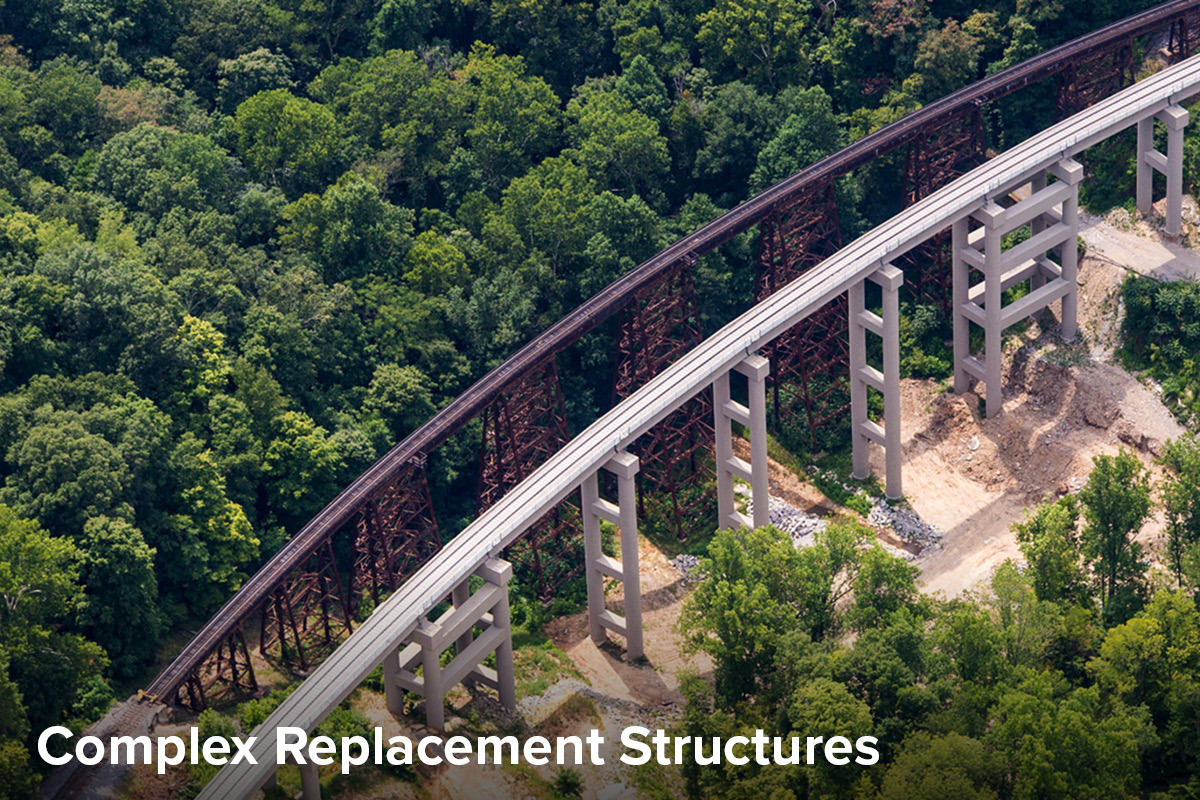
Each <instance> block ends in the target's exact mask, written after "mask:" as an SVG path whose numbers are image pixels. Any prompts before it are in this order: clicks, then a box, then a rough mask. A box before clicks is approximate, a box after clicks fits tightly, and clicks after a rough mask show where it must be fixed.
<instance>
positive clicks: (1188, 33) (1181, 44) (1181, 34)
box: [1167, 11, 1200, 61]
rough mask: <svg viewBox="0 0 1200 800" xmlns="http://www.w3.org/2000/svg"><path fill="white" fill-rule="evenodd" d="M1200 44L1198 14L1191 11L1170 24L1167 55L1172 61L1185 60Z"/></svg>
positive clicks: (1199, 13) (1199, 15)
mask: <svg viewBox="0 0 1200 800" xmlns="http://www.w3.org/2000/svg"><path fill="white" fill-rule="evenodd" d="M1197 44H1200V12H1196V11H1192V12H1188V13H1186V14H1184V15H1183V16H1181V17H1179V18H1178V19H1177V20H1175V21H1174V22H1172V23H1171V32H1170V34H1168V37H1167V53H1168V55H1170V57H1171V59H1172V60H1173V61H1179V60H1180V59H1184V58H1187V57H1188V56H1190V55H1191V54H1192V52H1193V51H1194V50H1195V49H1196V45H1197Z"/></svg>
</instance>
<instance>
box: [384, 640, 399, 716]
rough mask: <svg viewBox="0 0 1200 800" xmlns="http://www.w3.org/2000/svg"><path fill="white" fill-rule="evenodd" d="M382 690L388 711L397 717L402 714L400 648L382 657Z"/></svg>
mask: <svg viewBox="0 0 1200 800" xmlns="http://www.w3.org/2000/svg"><path fill="white" fill-rule="evenodd" d="M383 692H384V699H385V700H386V702H387V708H388V711H389V712H391V714H392V716H393V717H396V718H397V719H398V718H400V717H402V716H404V689H402V688H401V687H400V648H396V649H395V650H393V651H392V652H390V653H388V654H387V656H385V657H384V659H383Z"/></svg>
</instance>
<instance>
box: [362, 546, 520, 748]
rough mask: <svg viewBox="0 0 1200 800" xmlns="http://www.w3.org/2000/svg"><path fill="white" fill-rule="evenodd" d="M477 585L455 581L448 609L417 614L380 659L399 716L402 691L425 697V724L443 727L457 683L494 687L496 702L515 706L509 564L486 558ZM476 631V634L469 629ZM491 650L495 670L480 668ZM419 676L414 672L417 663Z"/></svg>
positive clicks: (390, 707)
mask: <svg viewBox="0 0 1200 800" xmlns="http://www.w3.org/2000/svg"><path fill="white" fill-rule="evenodd" d="M475 575H476V576H478V577H480V578H482V579H483V585H482V586H480V587H479V588H478V589H476V590H475V592H474V593H472V592H471V590H470V584H469V583H467V582H464V583H462V584H460V585H459V586H458V587H456V588H455V590H454V591H453V592H452V594H451V604H452V605H451V607H450V608H449V609H448V610H447V611H445V612H444V613H443V614H442V615H441V616H439V617H438V618H437V619H436V620H432V621H431V620H429V619H427V618H424V617H422V618H421V620H420V621H419V622H418V625H417V629H416V630H415V631H413V633H412V634H411V635H410V636H409V639H408V643H407V644H406V645H405V646H403V647H401V648H399V649H398V650H397V651H395V652H393V653H392V654H390V655H389V656H388V657H387V658H386V659H384V662H383V677H384V689H385V691H386V693H387V706H388V710H389V711H391V712H392V713H393V714H395V715H397V716H399V715H400V714H402V713H403V712H404V695H403V692H405V691H409V692H413V693H415V694H419V695H421V696H422V697H424V698H425V724H427V725H428V726H429V727H430V728H433V729H435V730H443V729H444V728H445V725H446V712H445V707H444V705H443V698H444V697H445V696H446V691H447V690H448V689H449V688H450V687H452V686H454V685H455V684H456V683H460V682H474V683H481V684H483V685H484V686H488V687H491V688H493V689H495V690H496V692H497V693H498V694H499V696H500V703H501V705H503V706H504V707H505V708H507V709H509V710H512V709H515V708H516V707H517V693H516V684H515V680H514V677H513V647H512V623H511V615H510V613H509V607H508V581H509V579H510V578H512V565H511V564H509V563H508V562H507V561H501V560H499V559H495V558H492V559H488V560H487V561H485V562H484V563H483V564H481V565H480V566H479V568H478V569H476V570H475ZM477 629H478V630H479V631H480V632H479V634H478V635H476V633H475V631H476V630H477ZM451 645H454V646H455V653H454V658H452V659H451V660H450V662H449V663H447V664H445V665H444V666H443V665H442V663H441V661H442V654H443V653H445V652H446V650H448V649H449V648H450V646H451ZM493 652H494V653H495V654H496V668H495V669H494V670H493V669H491V668H489V667H485V666H483V660H484V659H485V658H487V656H488V655H489V654H491V653H493ZM418 664H419V665H420V666H421V674H420V675H417V674H416V672H415V670H416V667H417V665H418Z"/></svg>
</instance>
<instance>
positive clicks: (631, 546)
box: [607, 453, 645, 661]
mask: <svg viewBox="0 0 1200 800" xmlns="http://www.w3.org/2000/svg"><path fill="white" fill-rule="evenodd" d="M608 463H609V466H608V467H607V469H609V470H610V471H611V472H613V473H614V474H615V475H616V476H617V507H618V508H619V509H620V511H619V512H618V513H619V514H620V519H621V521H620V523H619V525H620V528H621V575H622V576H624V580H622V581H621V583H622V588H623V589H624V590H625V656H626V658H628V659H629V660H631V661H632V660H635V659H638V658H641V657H642V655H643V653H644V652H645V651H644V649H643V647H642V581H641V577H642V571H641V566H640V564H639V559H638V526H637V484H636V483H635V482H634V476H635V475H637V471H638V460H637V457H636V456H633V455H630V454H629V453H619V454H618V455H616V456H614V457H613V458H612V460H611V461H609V462H608Z"/></svg>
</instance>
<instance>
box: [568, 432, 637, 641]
mask: <svg viewBox="0 0 1200 800" xmlns="http://www.w3.org/2000/svg"><path fill="white" fill-rule="evenodd" d="M601 469H604V470H607V471H608V472H611V473H612V474H613V475H614V476H616V479H617V502H616V503H612V502H610V501H608V500H605V499H604V498H603V497H601V496H600V471H599V470H597V471H596V472H593V473H592V474H591V475H589V476H588V477H586V478H584V479H583V483H581V484H580V490H581V493H582V499H583V547H584V560H585V561H586V562H587V563H586V565H585V572H586V574H587V596H588V625H589V628H590V629H591V635H592V641H594V642H595V643H596V644H601V643H603V642H605V641H606V640H607V639H608V634H607V632H606V631H613V632H614V633H617V634H620V635H621V636H624V637H625V657H626V658H627V659H629V660H631V661H632V660H635V659H638V658H641V657H642V655H643V653H644V650H643V646H642V585H641V568H640V566H639V564H638V529H637V487H636V484H635V482H634V476H635V475H637V472H638V460H637V457H636V456H634V455H632V454H630V453H626V452H621V453H618V454H617V455H615V456H613V457H612V458H610V459H609V460H608V462H607V463H606V464H605V465H604V466H603V467H601ZM602 522H611V523H612V524H613V525H616V526H617V527H618V528H619V529H620V531H621V560H620V561H617V560H616V559H615V558H612V557H610V556H606V555H605V554H604V551H603V549H602V548H601V530H600V525H601V523H602ZM606 577H608V578H613V579H614V580H618V581H620V582H621V584H622V587H623V589H624V591H625V616H623V617H622V616H618V615H616V614H614V613H613V612H611V611H609V610H608V608H607V607H606V605H605V603H604V579H605V578H606Z"/></svg>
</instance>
